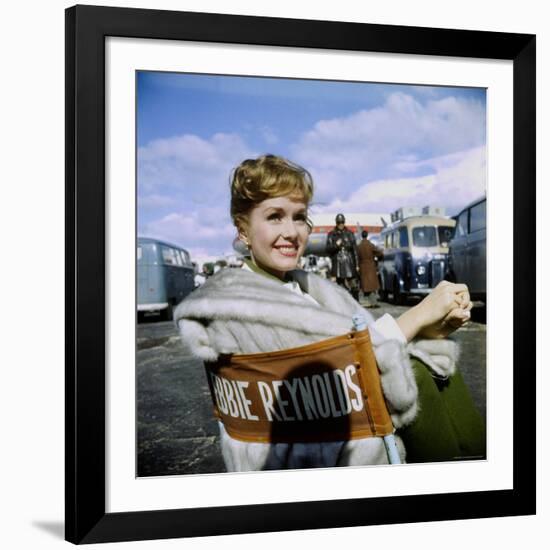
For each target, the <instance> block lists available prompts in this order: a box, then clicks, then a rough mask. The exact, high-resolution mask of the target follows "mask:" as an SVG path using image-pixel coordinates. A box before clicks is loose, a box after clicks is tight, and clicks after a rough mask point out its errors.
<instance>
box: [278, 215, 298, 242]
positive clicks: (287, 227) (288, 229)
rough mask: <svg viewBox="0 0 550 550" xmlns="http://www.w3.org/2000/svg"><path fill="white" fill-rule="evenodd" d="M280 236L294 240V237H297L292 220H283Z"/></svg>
mask: <svg viewBox="0 0 550 550" xmlns="http://www.w3.org/2000/svg"><path fill="white" fill-rule="evenodd" d="M282 229H283V230H282V232H281V235H282V236H283V237H288V238H294V237H296V235H298V231H297V229H296V224H295V223H294V220H290V219H289V220H285V222H284V225H283V228H282Z"/></svg>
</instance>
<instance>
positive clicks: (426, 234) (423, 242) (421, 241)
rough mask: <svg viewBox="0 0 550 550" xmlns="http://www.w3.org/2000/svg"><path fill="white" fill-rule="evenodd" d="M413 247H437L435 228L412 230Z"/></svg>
mask: <svg viewBox="0 0 550 550" xmlns="http://www.w3.org/2000/svg"><path fill="white" fill-rule="evenodd" d="M412 237H413V244H414V246H437V235H436V232H435V227H433V226H428V225H425V226H423V227H414V228H413V230H412Z"/></svg>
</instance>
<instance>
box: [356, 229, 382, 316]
mask: <svg viewBox="0 0 550 550" xmlns="http://www.w3.org/2000/svg"><path fill="white" fill-rule="evenodd" d="M368 236H369V233H368V231H365V230H363V231H362V232H361V237H362V239H363V240H362V241H361V242H360V243H359V245H358V246H357V257H358V258H359V274H360V276H361V290H362V291H363V295H364V296H365V298H368V305H367V307H377V305H376V291H377V290H378V289H379V288H380V283H379V281H378V273H377V271H376V261H375V259H377V260H378V259H380V258H382V256H383V255H384V253H383V251H382V250H381V249H380V248H378V247H376V246H375V245H374V244H373V243H371V242H370V241H369V239H368Z"/></svg>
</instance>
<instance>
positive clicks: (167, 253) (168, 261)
mask: <svg viewBox="0 0 550 550" xmlns="http://www.w3.org/2000/svg"><path fill="white" fill-rule="evenodd" d="M160 250H161V252H162V262H163V263H164V265H178V261H177V259H176V251H175V250H174V249H173V248H169V247H167V246H161V247H160ZM180 261H181V260H180Z"/></svg>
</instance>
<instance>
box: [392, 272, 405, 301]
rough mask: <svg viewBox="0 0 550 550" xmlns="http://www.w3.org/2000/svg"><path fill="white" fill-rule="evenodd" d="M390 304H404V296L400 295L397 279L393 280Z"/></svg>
mask: <svg viewBox="0 0 550 550" xmlns="http://www.w3.org/2000/svg"><path fill="white" fill-rule="evenodd" d="M392 298H393V300H392V302H393V303H394V304H395V305H396V306H401V305H403V304H404V302H405V300H404V296H403V294H401V291H400V290H399V281H398V280H397V279H394V280H393V292H392Z"/></svg>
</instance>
